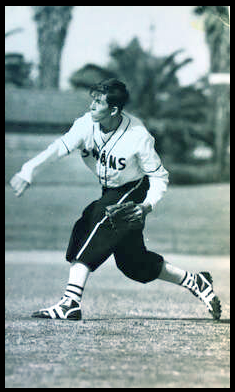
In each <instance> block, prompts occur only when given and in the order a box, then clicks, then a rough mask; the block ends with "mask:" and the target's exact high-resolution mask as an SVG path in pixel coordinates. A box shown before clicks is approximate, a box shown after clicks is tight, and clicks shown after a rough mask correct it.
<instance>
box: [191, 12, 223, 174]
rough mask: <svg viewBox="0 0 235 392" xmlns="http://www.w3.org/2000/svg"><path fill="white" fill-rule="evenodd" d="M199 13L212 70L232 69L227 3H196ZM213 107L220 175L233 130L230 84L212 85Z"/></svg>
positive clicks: (210, 120) (210, 119) (215, 143)
mask: <svg viewBox="0 0 235 392" xmlns="http://www.w3.org/2000/svg"><path fill="white" fill-rule="evenodd" d="M195 12H196V13H197V14H204V16H205V18H204V24H205V32H206V40H207V43H208V46H209V50H210V63H211V67H210V68H211V73H230V34H229V24H230V21H229V10H228V6H197V8H196V9H195ZM211 103H212V111H211V112H210V116H209V122H210V126H211V129H213V130H214V136H215V137H214V141H215V142H214V150H215V161H216V166H217V178H218V180H221V179H222V178H223V172H224V170H225V169H226V167H225V161H226V149H227V147H228V143H229V130H230V121H229V119H230V86H228V85H222V84H221V85H214V86H212V87H211Z"/></svg>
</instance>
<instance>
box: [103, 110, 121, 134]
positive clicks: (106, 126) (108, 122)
mask: <svg viewBox="0 0 235 392" xmlns="http://www.w3.org/2000/svg"><path fill="white" fill-rule="evenodd" d="M121 122H122V115H121V114H118V115H117V116H115V117H110V118H108V119H105V120H102V122H100V129H101V131H102V132H103V133H109V132H114V131H116V130H117V129H118V127H119V126H120V124H121Z"/></svg>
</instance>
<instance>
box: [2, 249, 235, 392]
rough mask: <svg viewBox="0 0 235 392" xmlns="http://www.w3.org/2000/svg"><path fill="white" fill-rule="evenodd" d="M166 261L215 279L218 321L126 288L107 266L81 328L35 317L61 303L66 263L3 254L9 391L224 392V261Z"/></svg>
mask: <svg viewBox="0 0 235 392" xmlns="http://www.w3.org/2000/svg"><path fill="white" fill-rule="evenodd" d="M168 259H169V261H171V262H173V263H175V264H176V265H180V266H181V267H182V268H186V267H188V268H189V266H190V269H194V270H195V271H198V270H201V269H203V270H205V269H209V270H210V271H211V272H212V274H213V278H214V283H215V289H216V290H215V291H216V292H217V294H218V295H219V296H220V297H221V301H222V306H223V314H222V319H221V321H220V322H215V321H213V320H212V319H211V317H210V315H209V314H208V313H207V311H206V309H205V308H204V306H203V304H202V303H200V302H199V301H198V300H197V299H196V298H194V297H193V296H192V295H191V294H190V293H188V292H187V291H186V290H183V289H181V288H180V287H178V286H174V285H170V284H167V283H164V282H161V281H155V282H151V283H149V284H148V285H141V284H138V283H137V282H133V281H131V280H128V279H127V278H125V277H124V276H123V275H122V274H121V273H120V271H118V270H117V269H116V268H115V265H114V262H113V260H112V259H109V260H108V261H107V262H106V263H105V264H104V265H103V266H101V267H100V268H99V269H98V270H97V271H96V273H95V274H94V275H91V277H90V279H89V280H88V283H87V287H86V291H85V293H84V297H83V320H82V321H80V322H68V321H60V320H59V321H56V320H55V321H54V320H36V319H32V318H30V314H31V313H32V311H34V310H36V309H38V308H39V307H43V306H45V305H52V304H53V303H54V302H55V301H58V300H59V299H60V296H61V294H62V290H63V289H64V287H65V285H66V282H67V277H68V268H69V266H68V263H65V262H63V253H62V252H6V343H5V345H6V384H5V385H6V388H31V387H32V388H229V369H230V367H229V355H230V354H229V353H230V351H229V349H230V347H229V336H230V320H229V260H228V257H218V258H214V257H205V258H203V257H199V256H198V257H192V256H190V257H187V256H173V255H168Z"/></svg>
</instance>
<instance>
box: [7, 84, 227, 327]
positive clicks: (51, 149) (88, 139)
mask: <svg viewBox="0 0 235 392" xmlns="http://www.w3.org/2000/svg"><path fill="white" fill-rule="evenodd" d="M90 95H91V97H92V103H91V105H90V111H89V112H88V113H86V114H85V115H84V116H82V117H80V118H78V119H77V120H75V122H74V124H73V126H72V127H71V128H70V130H69V131H68V132H67V133H65V134H64V135H63V136H62V137H60V138H59V139H57V140H55V141H54V142H53V143H52V144H50V145H49V146H48V148H47V149H46V150H45V151H43V152H41V153H40V154H39V155H37V156H36V157H34V158H33V159H31V160H29V161H28V162H26V163H25V164H24V165H23V166H22V168H21V171H20V172H18V173H17V174H15V175H14V177H13V178H12V179H11V181H10V184H11V186H12V188H13V190H14V192H15V194H16V196H21V195H22V194H23V193H24V192H25V190H26V189H27V188H28V187H29V186H30V184H31V183H32V181H33V179H34V177H35V175H36V173H37V172H38V171H39V170H41V169H42V168H43V167H45V166H46V165H47V164H48V163H49V162H52V161H56V160H57V159H61V158H63V157H66V156H67V155H69V154H71V153H72V152H73V151H77V150H79V151H80V153H81V156H82V159H83V160H84V163H85V164H86V165H87V166H88V167H89V168H90V169H91V171H92V172H93V173H94V174H95V176H96V177H97V178H98V181H99V183H100V185H101V188H102V194H101V197H100V198H99V199H98V200H95V201H94V202H93V203H91V204H90V205H88V206H87V207H86V208H85V210H84V211H83V213H82V216H81V217H80V219H79V220H78V221H77V222H76V223H75V225H74V227H73V230H72V233H71V237H70V241H69V244H68V248H67V253H66V260H67V261H68V262H69V263H70V270H69V279H68V284H67V287H66V289H65V292H64V294H63V296H62V299H61V300H60V301H59V302H58V303H57V304H55V305H53V306H49V307H47V308H44V309H40V310H39V311H36V312H34V313H33V314H32V317H37V318H49V319H67V320H81V318H82V315H81V300H82V294H83V290H84V287H85V284H86V281H87V278H88V276H89V274H90V273H91V272H94V271H95V270H96V269H97V268H98V267H99V266H100V265H101V264H102V263H103V262H104V261H105V260H106V259H107V258H108V257H109V256H110V255H111V254H113V255H114V258H115V261H116V265H117V268H119V270H121V271H122V272H123V274H124V275H126V276H127V277H128V278H130V279H133V280H135V281H138V282H140V283H148V282H151V281H153V280H155V279H157V278H158V279H161V280H164V281H167V282H171V283H174V284H177V285H181V286H182V287H185V288H187V289H188V290H189V291H190V292H191V293H193V294H194V295H195V296H197V297H198V298H199V299H200V300H201V301H202V302H203V303H204V304H205V305H206V307H207V309H208V311H209V312H210V314H211V315H212V316H213V318H214V319H219V318H220V316H221V306H220V301H219V299H218V297H217V296H216V295H215V294H214V291H213V286H212V277H211V275H210V273H209V272H199V273H191V272H188V271H184V270H182V269H180V268H178V267H176V266H173V265H172V264H170V263H169V262H167V261H166V260H164V258H163V257H162V256H161V255H159V254H157V253H154V252H151V251H149V250H147V249H146V247H145V244H144V239H143V229H144V225H145V218H146V216H147V214H149V213H151V211H152V210H153V209H154V208H156V205H157V203H158V202H159V200H160V199H161V198H162V196H163V194H164V192H165V191H166V189H167V184H168V172H167V171H166V170H165V168H164V167H163V165H162V163H161V160H160V158H159V155H158V154H157V152H156V151H155V148H154V144H155V140H154V138H153V137H152V136H151V135H150V133H149V132H148V131H147V129H146V128H145V126H144V125H143V123H142V122H141V121H140V120H139V119H137V118H136V117H134V116H132V115H130V114H128V113H126V112H124V111H123V108H124V106H125V104H126V103H127V101H128V99H129V93H128V91H127V89H126V86H125V84H123V83H122V82H120V81H118V80H116V79H109V80H105V81H102V82H100V83H98V84H96V85H94V86H93V87H92V88H91V90H90Z"/></svg>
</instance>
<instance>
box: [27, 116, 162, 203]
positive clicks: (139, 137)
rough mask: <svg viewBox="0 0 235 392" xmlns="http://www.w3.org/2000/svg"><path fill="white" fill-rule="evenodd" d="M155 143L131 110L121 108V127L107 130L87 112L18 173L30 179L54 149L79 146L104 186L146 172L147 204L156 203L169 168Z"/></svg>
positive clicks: (62, 151)
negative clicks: (157, 150) (147, 185)
mask: <svg viewBox="0 0 235 392" xmlns="http://www.w3.org/2000/svg"><path fill="white" fill-rule="evenodd" d="M154 143H155V140H154V138H153V137H152V136H151V135H150V133H149V132H148V131H147V129H146V128H145V127H144V125H143V123H142V122H141V121H140V120H139V119H137V118H136V117H134V116H132V115H130V114H127V113H125V112H122V122H121V124H120V126H119V127H118V129H117V130H116V131H114V132H109V133H107V134H105V133H103V132H102V131H101V129H100V124H99V123H98V122H93V121H92V117H91V114H90V113H86V114H85V115H84V116H83V117H80V118H78V119H77V120H75V122H74V124H73V126H72V127H71V128H70V130H69V131H68V132H67V133H66V134H65V135H63V136H62V137H61V138H59V139H57V140H56V142H54V143H53V144H52V145H50V146H49V147H48V149H47V150H45V152H43V153H41V154H39V155H38V156H37V157H35V158H33V159H32V160H31V161H29V162H27V163H26V164H25V165H24V166H23V167H22V170H21V172H20V173H19V175H20V176H21V177H22V178H24V179H26V180H27V181H28V182H31V181H32V178H33V174H34V171H35V169H36V168H37V167H38V166H41V165H42V164H43V163H44V162H46V161H47V160H49V159H50V158H51V156H52V155H55V150H56V155H57V156H58V157H62V156H65V155H67V154H70V153H71V152H73V151H75V150H78V149H79V150H80V152H81V156H82V159H83V160H84V162H85V164H86V165H87V166H88V167H89V168H90V169H91V170H92V172H93V173H94V174H95V175H96V176H97V177H98V179H99V182H100V184H101V185H102V186H105V187H108V188H116V187H120V186H122V185H124V184H126V183H128V182H131V181H135V180H138V179H140V178H142V177H143V176H144V175H147V176H148V177H149V181H150V189H149V191H148V194H147V197H146V200H145V201H144V204H146V203H150V204H151V205H152V206H153V207H154V205H155V204H156V203H157V201H158V200H160V199H161V197H162V194H163V193H164V192H165V191H166V187H167V183H168V172H167V171H166V170H165V169H164V167H163V166H162V164H161V160H160V158H159V156H158V154H157V153H156V151H155V149H154ZM55 146H56V147H55Z"/></svg>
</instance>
